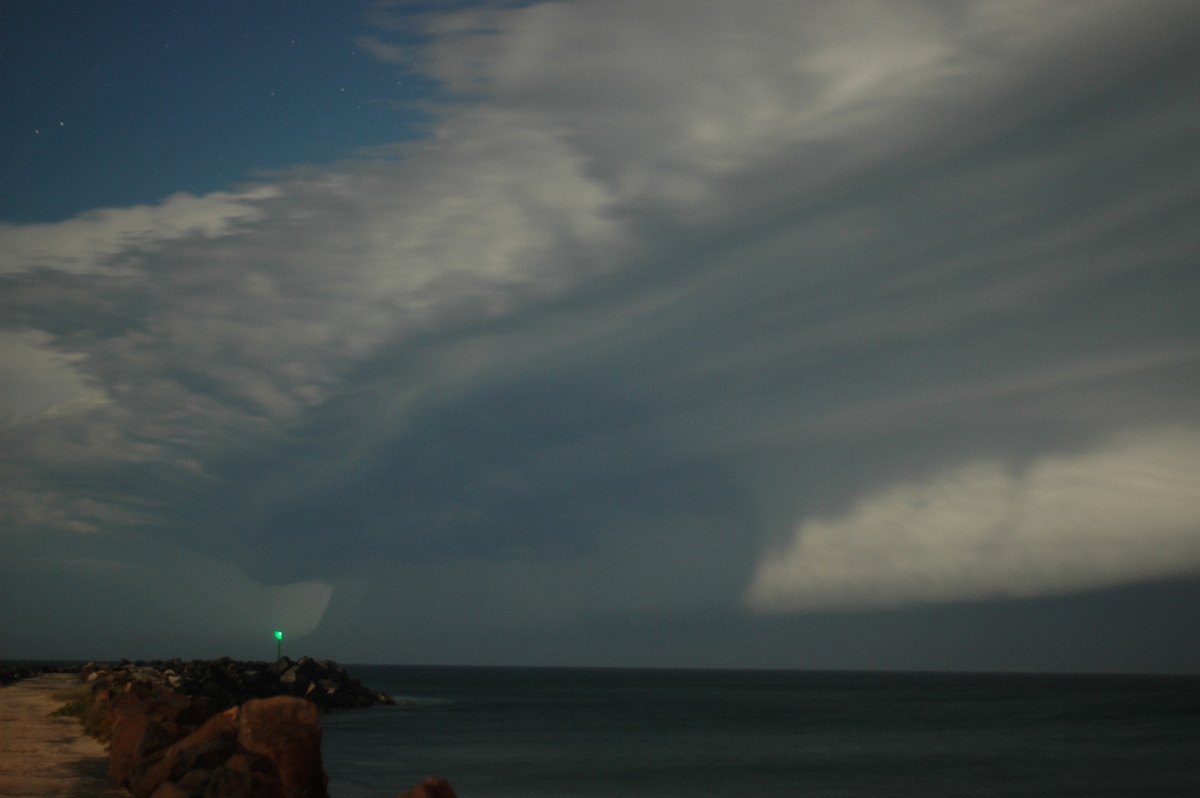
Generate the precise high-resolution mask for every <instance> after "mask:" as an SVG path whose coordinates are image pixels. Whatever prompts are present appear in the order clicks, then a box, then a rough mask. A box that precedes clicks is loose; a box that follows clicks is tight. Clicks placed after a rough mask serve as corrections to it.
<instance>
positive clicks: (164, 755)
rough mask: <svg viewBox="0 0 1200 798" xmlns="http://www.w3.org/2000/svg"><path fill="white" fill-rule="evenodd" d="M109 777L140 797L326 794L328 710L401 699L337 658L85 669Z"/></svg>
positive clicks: (319, 797)
mask: <svg viewBox="0 0 1200 798" xmlns="http://www.w3.org/2000/svg"><path fill="white" fill-rule="evenodd" d="M80 676H81V678H82V679H83V680H84V682H85V683H87V684H89V685H90V686H91V693H92V697H93V704H92V708H91V710H90V712H91V713H92V714H93V715H97V714H99V715H102V716H105V717H106V718H107V727H108V729H109V773H110V774H111V775H112V777H113V780H114V781H116V782H117V783H118V784H120V785H121V786H123V787H125V788H126V789H128V790H129V791H130V793H132V794H133V795H134V796H135V798H188V797H190V798H200V797H201V796H205V797H206V798H232V797H233V796H270V797H271V798H324V796H325V795H326V790H325V788H326V784H327V783H328V778H327V776H326V775H325V772H324V769H323V768H322V765H321V725H320V712H321V711H322V710H328V709H347V708H356V707H367V706H371V705H375V704H389V703H393V700H392V699H391V698H390V697H389V696H386V695H383V694H382V693H377V692H375V691H373V690H370V689H368V688H367V687H364V686H363V685H362V684H361V683H360V682H358V681H357V680H355V679H352V678H350V676H349V675H348V674H347V673H346V671H345V669H344V668H342V667H341V666H339V665H338V664H337V663H335V662H331V661H329V660H316V659H311V658H309V657H303V658H301V659H299V660H297V661H295V662H293V661H292V660H290V659H288V658H286V657H284V658H282V659H280V660H279V661H278V662H273V663H266V662H241V661H238V660H232V659H229V658H227V657H226V658H222V659H217V660H194V661H191V662H183V661H181V660H159V661H154V662H121V663H117V664H115V665H95V664H89V665H87V666H85V667H84V668H83V669H82V671H81V673H80Z"/></svg>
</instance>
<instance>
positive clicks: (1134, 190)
mask: <svg viewBox="0 0 1200 798" xmlns="http://www.w3.org/2000/svg"><path fill="white" fill-rule="evenodd" d="M1197 41H1200V5H1197V4H1196V3H1195V2H1194V1H1193V0H1182V1H1181V2H1162V1H1159V0H1045V1H1044V2H1043V1H1040V0H962V2H949V3H948V2H941V0H839V2H779V1H778V0H761V1H759V0H753V1H748V0H739V2H736V3H734V2H727V1H726V0H678V1H673V0H630V1H629V2H623V1H622V0H576V1H574V2H570V1H568V2H537V3H519V4H515V3H462V2H405V1H404V0H392V1H391V2H375V3H354V2H344V3H329V2H313V1H311V0H306V1H303V2H297V1H296V0H289V2H282V1H281V0H280V1H274V0H271V1H268V0H263V2H237V3H235V2H206V3H193V2H186V3H185V2H175V1H174V0H171V1H166V0H153V1H149V0H147V1H145V2H139V1H131V0H114V1H113V2H104V3H97V2H93V1H91V0H88V2H75V1H73V0H44V2H4V3H0V76H2V78H3V80H2V81H0V659H42V658H51V659H83V660H86V659H117V658H122V657H128V658H131V659H135V658H154V657H174V656H180V657H184V658H197V657H217V656H222V655H229V656H234V657H243V658H255V659H269V658H273V657H274V654H275V641H274V638H273V637H272V631H273V630H274V629H277V628H278V629H283V630H284V631H285V633H286V638H285V642H284V652H285V653H289V654H292V655H293V656H297V655H300V654H305V653H307V654H312V655H314V656H321V657H332V658H334V659H338V660H340V661H343V662H351V663H355V662H357V663H365V662H377V663H425V664H437V663H443V664H479V665H508V664H521V665H596V666H680V667H772V668H871V669H971V670H1072V671H1193V672H1194V671H1197V670H1200V636H1198V635H1197V634H1196V631H1195V630H1196V629H1198V628H1200V157H1197V152H1198V151H1200V91H1198V90H1197V88H1196V87H1197V86H1200V50H1198V49H1197V48H1196V44H1195V43H1196V42H1197Z"/></svg>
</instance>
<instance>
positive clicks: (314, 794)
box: [237, 696, 328, 798]
mask: <svg viewBox="0 0 1200 798" xmlns="http://www.w3.org/2000/svg"><path fill="white" fill-rule="evenodd" d="M237 741H238V745H239V746H241V748H243V749H244V750H246V751H248V752H249V753H252V754H259V755H261V756H263V757H265V758H266V759H268V760H270V761H271V763H272V764H274V766H275V768H276V769H277V770H278V774H279V783H280V785H281V786H282V788H283V794H284V795H285V796H287V798H323V796H325V788H326V783H327V781H328V778H327V777H326V775H325V771H324V770H323V769H322V767H321V724H320V717H319V712H318V710H317V706H316V705H315V704H313V703H312V702H311V701H304V700H302V699H299V698H293V697H291V696H276V697H274V698H258V699H255V700H253V701H247V702H246V703H245V704H243V705H242V717H241V722H240V723H239V725H238V736H237Z"/></svg>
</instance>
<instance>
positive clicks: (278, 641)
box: [275, 629, 283, 660]
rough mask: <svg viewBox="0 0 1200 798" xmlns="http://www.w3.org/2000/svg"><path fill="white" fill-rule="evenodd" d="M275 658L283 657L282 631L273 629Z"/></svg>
mask: <svg viewBox="0 0 1200 798" xmlns="http://www.w3.org/2000/svg"><path fill="white" fill-rule="evenodd" d="M275 659H276V660H280V659H283V632H281V631H280V630H278V629H276V630H275Z"/></svg>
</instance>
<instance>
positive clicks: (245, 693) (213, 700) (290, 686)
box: [81, 657, 393, 711]
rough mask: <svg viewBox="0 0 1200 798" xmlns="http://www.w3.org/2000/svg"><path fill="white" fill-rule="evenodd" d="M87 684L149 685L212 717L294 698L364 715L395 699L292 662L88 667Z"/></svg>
mask: <svg viewBox="0 0 1200 798" xmlns="http://www.w3.org/2000/svg"><path fill="white" fill-rule="evenodd" d="M81 676H82V677H83V679H84V680H85V681H88V682H96V681H97V680H99V681H100V682H101V683H102V684H103V685H104V686H107V687H109V688H110V689H111V688H112V686H114V685H116V686H118V687H119V686H122V685H125V684H129V683H136V684H148V685H154V686H157V687H161V688H165V689H170V690H174V691H176V692H179V693H183V694H184V695H188V696H192V697H195V698H198V699H202V700H204V701H207V702H208V703H209V704H210V706H211V708H212V711H220V710H222V709H228V708H229V707H232V706H237V705H239V704H243V703H245V702H246V701H249V700H250V699H252V698H270V697H272V696H277V695H290V696H294V697H296V698H303V699H306V700H308V701H311V702H312V703H314V704H316V705H317V707H319V708H320V709H322V710H328V709H358V708H364V707H370V706H375V705H377V704H391V703H393V701H392V699H391V698H390V697H389V696H386V695H384V694H382V693H378V692H376V691H374V690H371V689H370V688H368V687H366V686H364V685H363V684H362V683H361V682H359V681H358V680H357V679H354V678H352V677H351V676H350V675H349V674H348V673H346V669H345V668H343V667H342V666H341V665H338V664H337V663H336V662H333V661H332V660H326V659H313V658H312V657H301V658H300V659H298V660H296V661H292V660H291V659H288V658H287V657H282V658H281V659H279V660H278V661H276V662H257V661H249V662H247V661H240V660H234V659H230V658H229V657H222V658H220V659H212V660H192V661H190V662H184V661H182V660H178V659H173V660H154V661H150V662H126V661H122V662H120V663H117V664H115V665H95V664H91V663H89V664H88V665H86V666H84V668H83V670H82V671H81Z"/></svg>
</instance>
